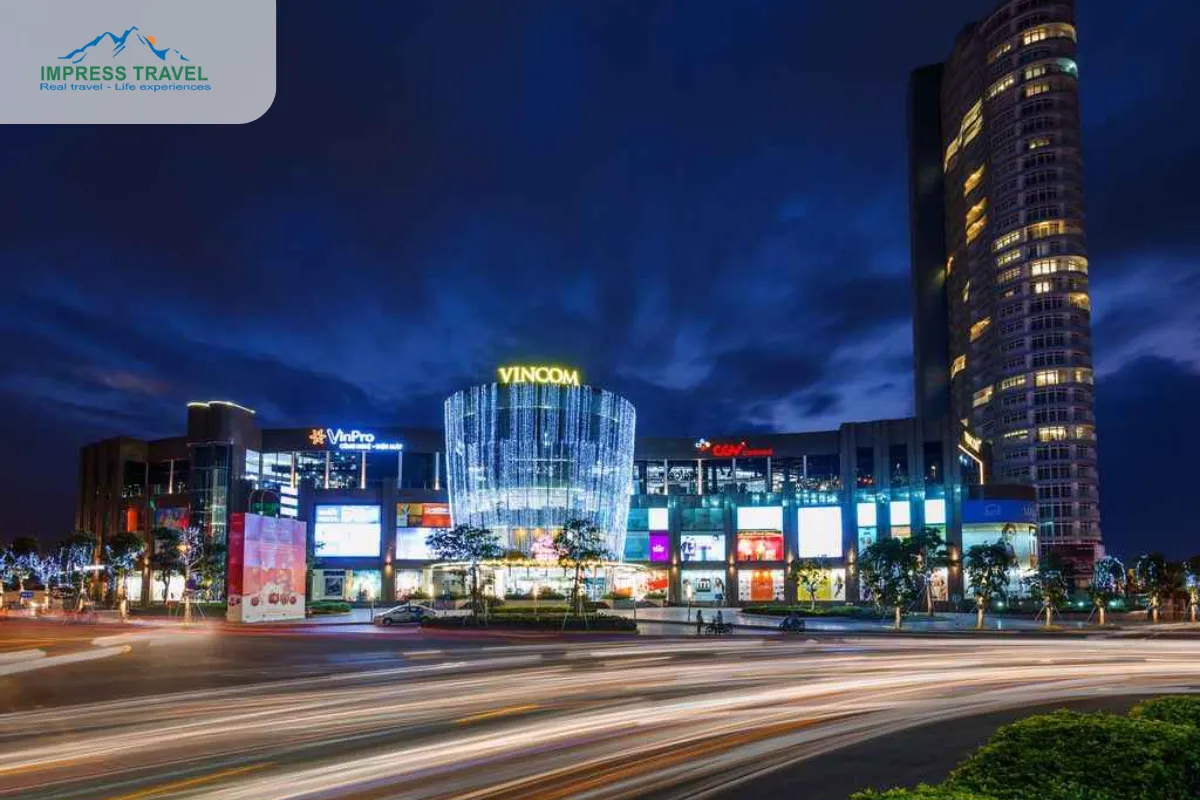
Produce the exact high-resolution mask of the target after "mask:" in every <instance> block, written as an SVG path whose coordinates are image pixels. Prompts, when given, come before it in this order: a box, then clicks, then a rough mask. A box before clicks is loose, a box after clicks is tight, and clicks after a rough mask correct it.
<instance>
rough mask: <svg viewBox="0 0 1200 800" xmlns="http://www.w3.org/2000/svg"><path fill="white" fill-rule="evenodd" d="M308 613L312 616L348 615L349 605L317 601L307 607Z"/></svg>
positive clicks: (335, 601)
mask: <svg viewBox="0 0 1200 800" xmlns="http://www.w3.org/2000/svg"><path fill="white" fill-rule="evenodd" d="M308 613H309V614H312V615H313V616H321V615H322V614H349V613H350V604H349V603H343V602H341V601H340V600H317V601H315V602H313V603H309V605H308Z"/></svg>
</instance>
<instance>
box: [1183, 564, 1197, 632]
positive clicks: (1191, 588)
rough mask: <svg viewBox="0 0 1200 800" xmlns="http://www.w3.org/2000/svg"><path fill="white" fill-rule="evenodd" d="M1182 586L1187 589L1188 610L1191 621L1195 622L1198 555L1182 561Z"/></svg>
mask: <svg viewBox="0 0 1200 800" xmlns="http://www.w3.org/2000/svg"><path fill="white" fill-rule="evenodd" d="M1184 569H1185V572H1186V574H1185V576H1184V588H1185V589H1186V590H1187V598H1188V612H1189V614H1190V615H1191V620H1192V622H1196V621H1197V620H1196V616H1197V610H1200V556H1193V557H1192V558H1189V559H1188V560H1187V561H1185V562H1184Z"/></svg>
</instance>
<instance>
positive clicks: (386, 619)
mask: <svg viewBox="0 0 1200 800" xmlns="http://www.w3.org/2000/svg"><path fill="white" fill-rule="evenodd" d="M437 615H438V612H436V611H434V610H433V609H432V608H430V607H429V606H423V605H419V604H417V603H405V604H404V605H402V606H396V607H395V608H389V609H388V610H387V611H381V612H380V613H378V614H376V615H375V624H377V625H396V624H399V623H401V622H420V621H421V620H423V619H425V618H426V617H436V616H437Z"/></svg>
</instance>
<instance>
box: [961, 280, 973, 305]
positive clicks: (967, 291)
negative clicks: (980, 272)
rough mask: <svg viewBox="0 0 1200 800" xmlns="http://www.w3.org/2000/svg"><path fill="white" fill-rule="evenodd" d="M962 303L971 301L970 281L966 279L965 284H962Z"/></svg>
mask: <svg viewBox="0 0 1200 800" xmlns="http://www.w3.org/2000/svg"><path fill="white" fill-rule="evenodd" d="M962 297H963V302H964V303H965V302H967V301H968V300H970V299H971V279H970V278H967V282H966V283H964V284H963V295H962Z"/></svg>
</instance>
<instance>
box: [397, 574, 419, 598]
mask: <svg viewBox="0 0 1200 800" xmlns="http://www.w3.org/2000/svg"><path fill="white" fill-rule="evenodd" d="M414 592H421V593H424V592H425V587H424V581H423V580H422V579H421V570H419V569H398V570H396V599H397V600H407V599H408V598H409V597H411V596H412V594H413V593H414Z"/></svg>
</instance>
